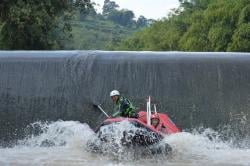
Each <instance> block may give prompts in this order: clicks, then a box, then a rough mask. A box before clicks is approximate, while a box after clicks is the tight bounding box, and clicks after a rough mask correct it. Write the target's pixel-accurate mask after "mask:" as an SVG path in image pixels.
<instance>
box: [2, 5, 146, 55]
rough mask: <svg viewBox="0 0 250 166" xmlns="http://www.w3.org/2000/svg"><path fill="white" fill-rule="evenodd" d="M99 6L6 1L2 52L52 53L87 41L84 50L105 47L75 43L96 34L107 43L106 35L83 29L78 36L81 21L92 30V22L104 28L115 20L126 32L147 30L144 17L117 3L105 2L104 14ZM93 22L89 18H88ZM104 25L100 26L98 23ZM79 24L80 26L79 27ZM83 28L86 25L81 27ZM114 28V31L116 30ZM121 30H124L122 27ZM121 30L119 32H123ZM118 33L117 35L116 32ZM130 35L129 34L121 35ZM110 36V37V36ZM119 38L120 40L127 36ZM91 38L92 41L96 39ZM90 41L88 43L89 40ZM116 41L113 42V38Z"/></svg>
mask: <svg viewBox="0 0 250 166" xmlns="http://www.w3.org/2000/svg"><path fill="white" fill-rule="evenodd" d="M94 6H95V3H92V2H91V1H90V0H8V1H7V0H3V1H0V49H6V50H19V49H20V50H51V49H75V48H79V47H74V46H72V44H71V43H79V42H81V41H84V44H83V47H80V48H81V49H91V48H92V49H96V48H103V49H104V47H105V46H103V47H102V46H99V45H100V44H102V43H103V42H100V44H99V45H98V46H96V45H94V44H93V43H94V42H92V44H91V43H90V42H88V45H86V41H85V40H81V41H73V40H75V39H78V38H77V37H75V36H73V35H79V34H80V35H81V38H84V37H85V36H88V38H87V39H89V38H90V37H89V34H92V33H93V34H94V35H97V36H99V35H98V34H101V35H102V36H101V38H103V40H105V39H106V38H107V37H106V36H104V37H103V33H102V32H100V33H99V32H97V31H95V32H93V30H89V32H87V30H86V29H88V28H85V29H84V28H82V32H81V33H77V34H76V33H75V32H74V29H77V26H79V22H84V23H85V24H84V25H86V27H91V26H92V25H91V23H90V21H92V22H94V24H97V25H100V24H102V23H103V22H105V21H106V22H107V24H110V23H109V21H112V22H113V23H114V24H118V25H121V26H124V27H126V28H125V29H129V28H130V29H131V31H134V30H135V29H139V28H141V27H145V26H147V24H148V21H149V20H147V19H146V18H145V17H143V16H140V17H139V18H138V19H137V20H135V19H134V17H135V15H134V13H133V11H130V10H127V9H121V10H120V9H119V5H118V4H116V3H115V2H114V1H110V0H105V1H104V5H103V12H102V13H101V14H99V13H97V12H96V11H95V9H94ZM87 17H88V18H90V17H91V19H88V20H87V19H86V18H87ZM96 22H100V23H96ZM76 23H77V25H76ZM81 26H82V25H81ZM112 26H113V25H111V27H112ZM114 27H115V26H114ZM112 29H114V28H112ZM120 29H121V28H120ZM120 29H119V31H120ZM111 31H115V32H114V33H117V31H116V30H111ZM121 33H124V35H126V34H127V33H125V32H121ZM107 35H109V34H107ZM124 35H123V34H122V35H118V37H117V38H118V39H119V40H118V39H117V40H116V39H114V40H115V41H120V37H121V36H124ZM94 38H95V36H93V38H91V40H93V39H94ZM87 39H86V40H87ZM112 40H113V39H112Z"/></svg>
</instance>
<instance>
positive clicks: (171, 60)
mask: <svg viewBox="0 0 250 166" xmlns="http://www.w3.org/2000/svg"><path fill="white" fill-rule="evenodd" d="M112 89H118V90H120V91H121V93H122V94H123V95H125V96H127V97H128V98H130V99H131V100H132V101H133V103H134V105H135V106H136V107H138V108H142V109H143V108H145V106H146V104H145V98H146V96H148V95H151V96H152V99H153V103H156V104H157V106H158V111H159V112H167V113H168V114H169V116H170V117H171V118H172V119H173V121H174V122H176V124H177V125H178V126H179V127H181V128H184V129H186V128H187V129H188V128H194V127H197V126H201V125H203V126H205V127H212V128H216V127H218V126H220V125H224V124H230V123H233V122H234V121H235V119H236V120H237V119H241V118H242V117H244V118H245V117H246V118H247V119H248V118H249V115H248V113H249V111H250V53H249V54H247V53H246V54H242V53H184V52H101V51H53V52H50V51H14V52H8V51H2V52H1V51H0V138H1V141H3V140H5V141H6V140H10V139H11V138H13V137H15V134H17V135H20V132H21V133H22V132H23V131H22V130H20V129H21V128H25V126H26V125H28V124H30V123H32V122H35V121H39V120H42V121H44V120H48V121H51V120H52V121H56V120H58V119H62V120H78V121H81V122H86V123H88V124H90V125H91V126H92V127H93V126H95V125H97V124H98V123H99V122H100V121H101V120H102V119H103V118H104V117H103V116H102V114H100V113H99V111H97V110H94V109H93V107H92V104H93V103H101V104H102V106H103V108H104V109H105V110H106V111H107V112H108V113H111V112H112V103H111V99H110V97H109V92H110V91H111V90H112ZM96 119H97V120H96Z"/></svg>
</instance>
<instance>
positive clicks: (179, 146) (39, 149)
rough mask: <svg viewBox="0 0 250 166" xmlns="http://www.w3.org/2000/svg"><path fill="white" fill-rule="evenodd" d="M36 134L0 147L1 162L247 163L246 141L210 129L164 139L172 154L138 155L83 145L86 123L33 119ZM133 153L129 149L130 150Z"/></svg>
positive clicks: (88, 134) (89, 133) (104, 165)
mask: <svg viewBox="0 0 250 166" xmlns="http://www.w3.org/2000/svg"><path fill="white" fill-rule="evenodd" d="M30 128H33V129H35V128H36V129H38V128H39V131H40V132H39V133H36V134H35V133H33V134H28V135H27V137H26V138H25V139H22V140H20V141H18V143H17V144H16V145H15V146H13V147H9V148H4V147H2V148H0V165H1V166H2V165H3V166H5V165H7V166H8V165H21V166H22V165H23V166H29V165H48V166H50V165H51V166H54V165H67V166H78V165H86V166H87V165H88V166H89V165H94V166H113V165H117V166H123V165H128V166H142V165H143V166H149V165H154V166H157V165H159V166H160V165H173V166H177V165H178V166H179V165H250V147H249V143H248V142H249V141H248V140H241V146H240V148H239V147H237V146H235V143H233V142H235V140H234V141H233V140H230V139H228V140H227V141H223V140H222V139H221V137H220V134H219V133H218V132H216V131H214V130H212V129H209V128H208V129H203V130H192V131H191V132H181V133H178V134H173V135H170V136H167V137H166V138H165V139H164V140H163V142H166V143H168V144H169V145H171V146H172V148H173V153H172V154H171V155H168V156H165V155H157V156H156V155H154V156H143V155H142V156H138V155H136V154H129V153H126V154H129V155H128V156H124V155H125V154H124V153H121V154H117V153H116V154H112V153H109V154H108V155H104V154H96V153H93V152H90V151H89V150H88V148H87V146H86V144H87V142H88V140H90V139H93V138H94V132H93V130H92V129H90V127H89V126H88V125H87V124H82V123H80V122H77V121H56V122H50V123H42V122H36V123H33V124H31V125H30V126H29V127H27V130H30ZM131 153H132V152H131Z"/></svg>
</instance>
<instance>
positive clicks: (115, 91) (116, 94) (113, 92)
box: [110, 90, 120, 97]
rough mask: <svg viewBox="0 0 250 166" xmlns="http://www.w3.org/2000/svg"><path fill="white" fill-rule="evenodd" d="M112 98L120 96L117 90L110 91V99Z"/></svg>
mask: <svg viewBox="0 0 250 166" xmlns="http://www.w3.org/2000/svg"><path fill="white" fill-rule="evenodd" d="M112 96H120V92H119V91H118V90H112V91H111V92H110V97H112Z"/></svg>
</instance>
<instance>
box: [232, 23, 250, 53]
mask: <svg viewBox="0 0 250 166" xmlns="http://www.w3.org/2000/svg"><path fill="white" fill-rule="evenodd" d="M249 50H250V23H247V24H241V25H240V26H239V28H237V29H236V30H235V32H234V34H233V42H232V43H231V44H230V47H229V48H228V51H239V52H249Z"/></svg>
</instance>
